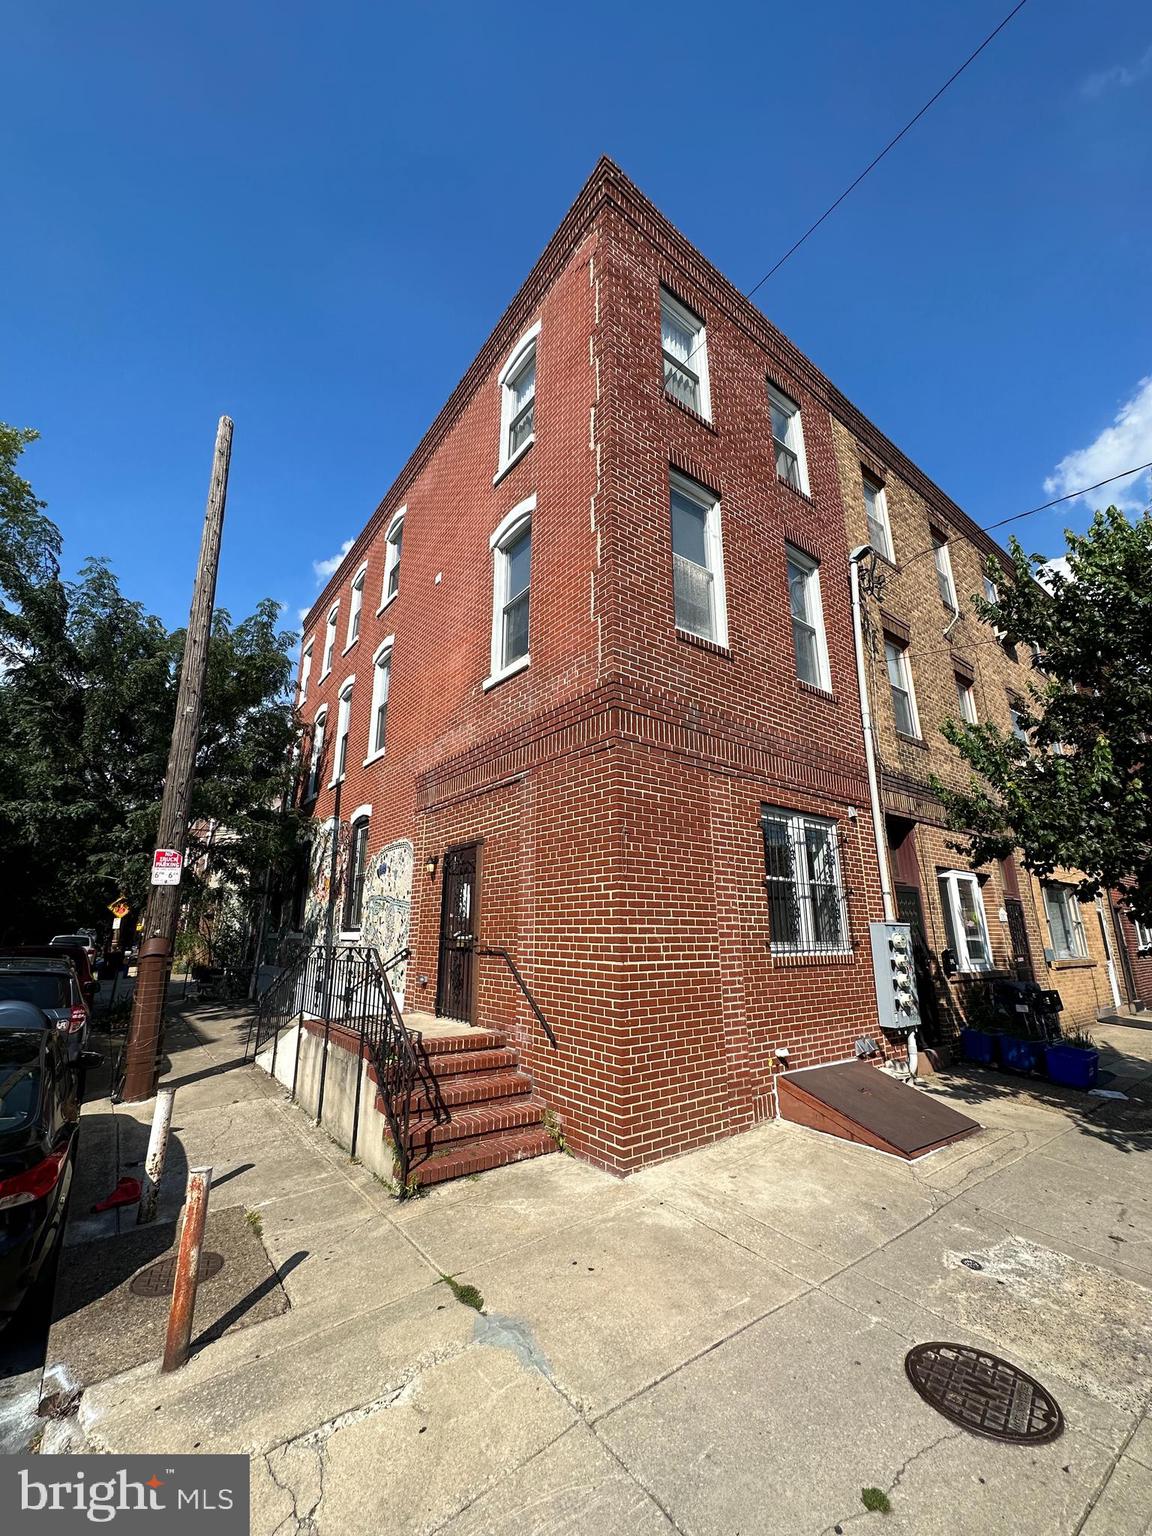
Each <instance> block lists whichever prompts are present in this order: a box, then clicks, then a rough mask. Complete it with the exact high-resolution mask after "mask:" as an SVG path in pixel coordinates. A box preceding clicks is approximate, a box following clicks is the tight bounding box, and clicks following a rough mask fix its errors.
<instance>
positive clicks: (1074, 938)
mask: <svg viewBox="0 0 1152 1536" xmlns="http://www.w3.org/2000/svg"><path fill="white" fill-rule="evenodd" d="M1044 912H1045V915H1046V916H1047V918H1048V931H1049V932H1050V933H1051V935H1052V948H1053V949H1054V950H1055V952H1056V958H1057V960H1087V959H1088V939H1087V935H1086V934H1085V932H1084V922H1083V919H1082V918H1081V916H1080V903H1079V902H1078V901H1077V900H1076V892H1075V891H1074V890H1073V889H1072V887H1071V886H1070V885H1046V886H1045V887H1044Z"/></svg>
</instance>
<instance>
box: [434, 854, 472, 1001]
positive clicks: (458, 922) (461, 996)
mask: <svg viewBox="0 0 1152 1536" xmlns="http://www.w3.org/2000/svg"><path fill="white" fill-rule="evenodd" d="M478 853H479V848H478V846H477V844H476V843H468V844H466V845H465V846H464V847H461V848H449V850H448V852H447V853H446V854H445V855H444V874H443V877H442V882H441V884H442V895H441V903H440V966H439V970H438V972H437V976H436V1012H437V1013H438V1014H439V1015H440V1016H441V1017H442V1018H447V1019H464V1020H467V1021H468V1022H469V1023H470V1022H471V1020H472V970H473V965H474V955H475V943H476V903H477V895H478V891H479V869H478V863H479V860H478V858H477V855H478Z"/></svg>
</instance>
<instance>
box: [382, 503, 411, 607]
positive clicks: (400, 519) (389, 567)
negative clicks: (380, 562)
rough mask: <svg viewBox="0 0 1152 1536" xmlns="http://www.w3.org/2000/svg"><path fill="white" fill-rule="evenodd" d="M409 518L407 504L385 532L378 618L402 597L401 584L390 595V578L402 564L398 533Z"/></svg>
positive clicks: (394, 517)
mask: <svg viewBox="0 0 1152 1536" xmlns="http://www.w3.org/2000/svg"><path fill="white" fill-rule="evenodd" d="M407 516H408V507H407V504H405V505H404V506H402V507H401V508H400V510H399V511H398V512H397V513H395V514H394V515H393V517H392V518H391V520H390V521H389V523H388V527H387V528H386V529H385V530H384V574H383V576H382V577H381V578H380V606H379V608H377V610H376V617H377V618H379V617H380V615H381V614H382V613H383V612H384V610H385V608H387V606H388V604H389V603H394V602H395V601H396V599H397V598H398V597H399V596H400V587H399V584H397V587H396V590H395V592H393V593H392V594H391V595H389V592H388V578H389V577H390V576H391V575H392V572H393V570H394V569H395V567H396V566H397V565H398V564H399V563H400V558H401V557H400V555H399V554H398V553H397V551H396V533H397V530H398V529H401V528H403V526H404V519H405V518H406V517H407Z"/></svg>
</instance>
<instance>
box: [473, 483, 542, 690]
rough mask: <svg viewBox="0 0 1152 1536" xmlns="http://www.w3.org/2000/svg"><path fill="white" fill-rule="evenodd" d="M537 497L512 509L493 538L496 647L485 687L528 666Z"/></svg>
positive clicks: (493, 612)
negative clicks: (529, 611)
mask: <svg viewBox="0 0 1152 1536" xmlns="http://www.w3.org/2000/svg"><path fill="white" fill-rule="evenodd" d="M535 511H536V498H535V496H529V497H528V498H527V500H526V501H522V502H520V503H519V505H518V506H515V507H513V508H512V510H511V512H509V514H508V516H507V517H506V518H505V519H504V521H503V522H502V523H501V524H500V526H499V528H497V529H496V532H495V533H494V534H493V535H492V537H491V538H490V539H489V541H488V543H489V546H490V548H491V550H492V649H491V656H490V671H489V675H488V677H487V678H486V679H485V687H491V685H492V684H493V683H496V682H499V681H500V679H501V678H504V677H509V676H511V674H512V673H513V672H519V671H521V670H522V669H523V668H524V667H526V666H527V665H528V662H529V659H530V658H529V654H528V605H529V583H530V580H531V576H532V516H533V513H534V512H535Z"/></svg>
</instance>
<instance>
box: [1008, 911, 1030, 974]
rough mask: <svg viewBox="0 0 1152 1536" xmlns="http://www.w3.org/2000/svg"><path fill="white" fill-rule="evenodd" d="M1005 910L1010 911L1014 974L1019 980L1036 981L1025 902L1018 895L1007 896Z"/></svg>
mask: <svg viewBox="0 0 1152 1536" xmlns="http://www.w3.org/2000/svg"><path fill="white" fill-rule="evenodd" d="M1004 910H1005V911H1006V912H1007V913H1008V942H1009V944H1010V945H1011V946H1012V954H1011V964H1012V974H1013V975H1014V976H1015V977H1016V980H1017V981H1035V980H1036V971H1035V969H1034V967H1033V965H1032V946H1031V945H1030V944H1029V942H1028V924H1027V923H1026V922H1025V921H1024V903H1023V902H1022V901H1021V900H1020V898H1019V897H1018V896H1005V898H1004Z"/></svg>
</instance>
